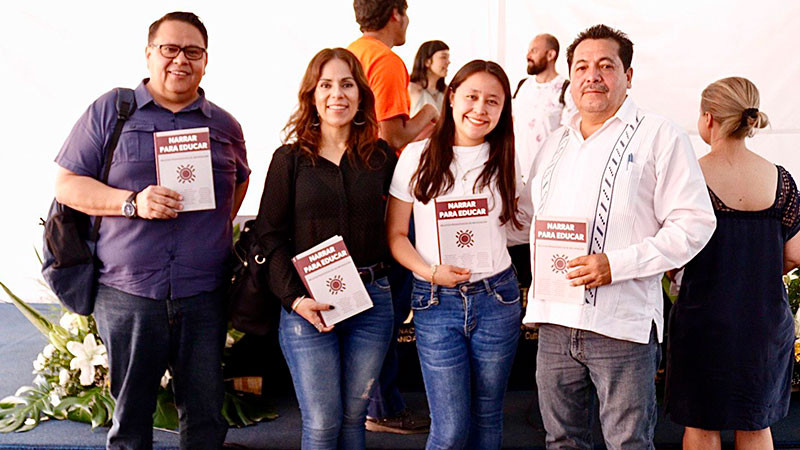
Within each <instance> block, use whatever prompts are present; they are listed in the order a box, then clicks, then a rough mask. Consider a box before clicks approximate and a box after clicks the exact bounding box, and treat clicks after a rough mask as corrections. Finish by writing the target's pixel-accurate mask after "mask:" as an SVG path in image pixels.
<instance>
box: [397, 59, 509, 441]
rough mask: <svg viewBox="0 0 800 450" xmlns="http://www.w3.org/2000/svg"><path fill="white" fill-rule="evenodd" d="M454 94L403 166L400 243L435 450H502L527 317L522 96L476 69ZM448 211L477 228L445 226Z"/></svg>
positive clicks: (457, 82) (495, 73)
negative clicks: (518, 117)
mask: <svg viewBox="0 0 800 450" xmlns="http://www.w3.org/2000/svg"><path fill="white" fill-rule="evenodd" d="M447 95H448V99H449V101H448V102H445V109H444V111H442V114H441V117H440V118H439V121H438V122H437V124H436V128H435V129H434V131H433V134H432V136H431V138H430V140H426V141H422V142H417V143H413V144H410V145H409V146H408V147H406V149H405V150H404V151H403V153H402V155H401V156H400V159H399V161H398V163H397V166H396V169H395V172H394V177H393V179H392V184H391V187H390V189H389V193H390V195H391V197H390V199H389V208H388V218H387V233H388V242H389V248H390V249H391V251H392V255H393V256H394V257H395V259H396V260H397V261H398V262H399V263H400V264H402V265H403V266H405V267H407V268H408V269H409V270H411V271H412V272H413V273H414V277H415V279H414V289H413V293H412V299H411V307H412V309H413V310H414V325H415V329H416V338H417V349H418V351H419V358H420V363H421V367H422V375H423V379H424V381H425V389H426V391H427V394H428V403H429V405H430V410H431V430H430V435H429V436H428V443H427V447H426V448H428V449H438V448H448V449H457V448H465V447H469V448H480V449H496V448H500V446H501V443H502V425H503V394H504V392H505V389H506V384H507V382H508V376H509V373H510V371H511V364H512V362H513V359H514V354H515V352H516V348H517V340H518V338H519V331H520V313H521V307H520V301H519V300H520V294H519V287H518V285H517V277H516V274H515V272H514V269H513V268H512V266H511V258H510V257H509V255H508V251H507V250H506V227H507V226H519V222H518V220H517V218H516V217H515V215H516V207H515V199H516V195H517V187H516V184H515V179H516V178H515V173H514V172H515V170H514V132H513V126H512V123H511V93H510V87H509V83H508V77H507V76H506V74H505V73H504V72H503V69H502V68H501V67H500V66H499V65H497V64H496V63H493V62H489V61H481V60H475V61H472V62H470V63H468V64H466V65H465V66H464V67H462V68H461V70H459V71H458V73H457V74H456V75H455V77H454V78H453V80H452V82H451V83H450V86H449V87H448V89H447ZM448 200H449V201H448ZM437 201H438V202H439V208H440V209H441V208H448V207H449V208H454V211H455V215H456V216H457V217H472V218H473V219H474V220H473V219H470V220H466V221H460V220H459V219H455V221H456V222H457V225H456V226H453V225H448V220H449V219H446V217H445V216H441V218H440V220H437V208H436V204H437ZM473 202H474V203H473ZM484 202H485V206H487V207H486V208H482V207H481V205H482V203H484ZM482 209H483V211H482ZM412 211H413V217H414V225H415V230H416V246H414V245H412V244H411V242H410V241H409V239H408V228H409V220H410V218H411V215H412ZM460 211H464V213H465V214H466V216H459V214H461V213H460ZM484 212H485V213H486V214H485V215H484V214H483V213H484ZM450 223H452V220H451V221H450ZM440 248H441V249H442V250H443V251H440ZM469 251H476V254H474V255H467V254H465V253H468V252H469ZM477 253H479V254H477ZM440 254H442V255H444V257H443V258H442V257H440ZM454 255H455V259H454ZM443 259H444V261H443ZM453 261H456V262H458V263H459V264H454V263H452V262H453ZM466 265H469V266H470V267H462V266H466Z"/></svg>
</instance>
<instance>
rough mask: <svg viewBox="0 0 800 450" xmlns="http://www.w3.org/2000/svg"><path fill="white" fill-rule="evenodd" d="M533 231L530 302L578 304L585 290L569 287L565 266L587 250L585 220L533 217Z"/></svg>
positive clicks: (587, 239)
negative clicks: (533, 299)
mask: <svg viewBox="0 0 800 450" xmlns="http://www.w3.org/2000/svg"><path fill="white" fill-rule="evenodd" d="M534 227H535V228H534V239H535V241H534V244H533V286H532V287H533V298H535V299H537V300H545V301H557V302H565V303H573V304H582V303H583V297H584V291H585V287H584V286H572V285H571V284H570V282H571V280H568V279H567V272H570V271H572V270H574V269H571V268H569V267H567V264H568V263H569V261H570V260H572V259H575V258H577V257H579V256H586V253H587V251H588V249H589V238H588V236H587V234H586V231H587V229H588V226H587V221H586V219H580V218H574V217H573V218H558V217H537V218H536V220H535V222H534Z"/></svg>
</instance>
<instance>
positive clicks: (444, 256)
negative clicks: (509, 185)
mask: <svg viewBox="0 0 800 450" xmlns="http://www.w3.org/2000/svg"><path fill="white" fill-rule="evenodd" d="M436 231H437V237H438V241H439V263H440V264H451V265H454V266H458V267H464V268H467V269H470V270H471V271H472V273H486V272H493V270H494V267H493V263H494V262H493V261H492V238H491V234H490V229H489V197H488V196H486V195H474V196H467V197H449V198H447V199H443V200H436Z"/></svg>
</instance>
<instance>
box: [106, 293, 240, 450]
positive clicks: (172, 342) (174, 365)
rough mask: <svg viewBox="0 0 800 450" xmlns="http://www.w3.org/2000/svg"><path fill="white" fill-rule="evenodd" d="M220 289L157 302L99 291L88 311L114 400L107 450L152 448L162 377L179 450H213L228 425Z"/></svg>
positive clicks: (223, 321) (223, 329)
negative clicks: (168, 381) (171, 397)
mask: <svg viewBox="0 0 800 450" xmlns="http://www.w3.org/2000/svg"><path fill="white" fill-rule="evenodd" d="M223 294H224V290H222V289H218V290H216V291H214V292H204V293H202V294H198V295H195V296H192V297H186V298H178V299H159V300H153V299H149V298H144V297H139V296H136V295H131V294H128V293H126V292H122V291H120V290H117V289H114V288H111V287H108V286H105V285H102V284H101V285H100V286H99V288H98V292H97V300H96V303H95V308H94V317H95V320H96V321H97V330H98V332H99V334H100V336H101V337H102V339H103V343H104V344H105V346H106V350H107V352H108V362H109V371H110V375H111V394H112V395H113V396H114V398H115V399H116V407H115V409H114V417H113V425H112V426H111V429H110V430H109V431H108V438H107V446H108V448H109V449H123V448H124V449H151V448H153V412H154V411H155V407H156V394H157V393H158V387H159V384H160V382H161V377H162V376H163V375H164V371H165V370H166V369H167V367H169V369H170V372H171V373H172V377H173V389H174V392H175V405H176V406H177V407H178V417H179V418H180V436H181V437H180V446H181V448H182V449H214V450H218V449H219V448H220V447H221V446H222V444H223V442H224V441H225V434H226V433H227V432H228V424H227V422H225V419H224V418H223V417H222V401H223V398H224V395H225V390H224V386H223V381H222V349H223V346H224V344H225V333H226V330H225V305H224V295H223Z"/></svg>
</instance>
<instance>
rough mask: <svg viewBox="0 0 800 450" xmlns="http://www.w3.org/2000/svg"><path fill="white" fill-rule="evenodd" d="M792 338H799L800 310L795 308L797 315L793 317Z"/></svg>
mask: <svg viewBox="0 0 800 450" xmlns="http://www.w3.org/2000/svg"><path fill="white" fill-rule="evenodd" d="M794 336H795V337H798V338H800V308H797V314H795V315H794Z"/></svg>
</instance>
